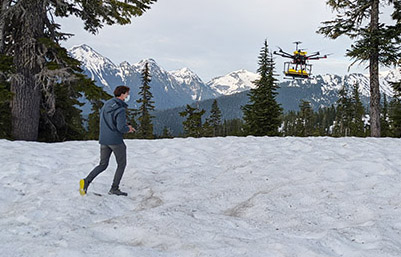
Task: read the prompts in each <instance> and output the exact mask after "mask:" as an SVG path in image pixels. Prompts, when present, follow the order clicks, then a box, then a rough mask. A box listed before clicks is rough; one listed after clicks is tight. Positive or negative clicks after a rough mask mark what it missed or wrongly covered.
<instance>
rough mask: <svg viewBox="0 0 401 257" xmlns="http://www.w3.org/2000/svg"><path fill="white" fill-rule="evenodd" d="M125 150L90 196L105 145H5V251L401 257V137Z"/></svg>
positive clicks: (1, 161) (1, 200)
mask: <svg viewBox="0 0 401 257" xmlns="http://www.w3.org/2000/svg"><path fill="white" fill-rule="evenodd" d="M126 144H127V146H128V157H129V163H128V166H127V169H126V173H125V175H124V177H123V180H122V184H121V188H122V189H123V190H125V191H127V192H128V193H129V196H128V197H118V196H109V195H107V191H108V190H109V187H110V184H111V181H112V177H113V175H114V169H115V167H116V164H115V161H114V158H112V159H111V163H110V166H109V168H108V170H107V171H105V172H104V173H103V174H101V175H100V176H99V177H98V178H97V179H96V180H95V181H94V183H93V184H92V185H91V186H90V188H89V193H88V195H86V196H83V197H82V196H80V195H79V193H78V184H79V183H78V181H79V179H81V178H83V177H84V176H86V175H87V174H88V173H89V171H90V170H91V169H92V168H93V167H94V166H95V165H96V164H97V162H98V158H99V156H98V155H99V146H98V143H97V142H95V141H85V142H65V143H56V144H44V143H33V142H10V141H6V140H0V149H1V155H0V170H1V172H0V256H7V257H13V256H27V257H28V256H29V257H36V256H40V257H42V256H60V257H61V256H63V257H80V256H96V257H98V256H107V257H109V256H130V257H131V256H138V257H156V256H169V257H177V256H178V257H181V256H183V257H184V256H185V257H192V256H216V257H232V256H252V257H253V256H255V257H256V256H257V257H259V256H260V257H262V256H263V257H266V256H272V257H273V256H274V257H279V256H291V257H292V256H302V257H313V256H330V257H331V256H347V257H356V256H358V257H359V256H360V257H378V256H386V257H387V256H401V234H400V233H401V155H400V150H401V140H400V139H389V138H385V139H375V138H367V139H359V138H341V139H335V138H267V137H263V138H255V137H247V138H235V137H228V138H205V139H170V140H155V141H147V140H127V141H126ZM94 193H100V194H102V195H103V196H98V195H95V194H94Z"/></svg>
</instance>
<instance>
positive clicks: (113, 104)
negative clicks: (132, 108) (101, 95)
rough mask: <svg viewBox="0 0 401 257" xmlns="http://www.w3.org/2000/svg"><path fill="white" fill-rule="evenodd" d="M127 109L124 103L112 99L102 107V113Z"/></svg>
mask: <svg viewBox="0 0 401 257" xmlns="http://www.w3.org/2000/svg"><path fill="white" fill-rule="evenodd" d="M126 107H128V104H126V103H124V101H122V100H120V99H118V98H113V99H111V100H110V101H109V102H107V104H106V105H105V106H104V111H105V112H106V113H110V112H114V111H115V110H117V109H120V108H126Z"/></svg>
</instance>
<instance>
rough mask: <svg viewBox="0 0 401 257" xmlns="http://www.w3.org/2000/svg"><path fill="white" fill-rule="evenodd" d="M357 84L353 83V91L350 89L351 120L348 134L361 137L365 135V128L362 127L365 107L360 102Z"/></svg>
mask: <svg viewBox="0 0 401 257" xmlns="http://www.w3.org/2000/svg"><path fill="white" fill-rule="evenodd" d="M358 88H359V86H358V84H355V85H354V86H353V91H352V98H351V102H350V104H351V106H352V107H351V108H352V117H351V119H352V121H351V124H350V135H351V136H357V137H363V136H365V128H364V125H365V124H364V121H363V118H364V117H365V108H364V107H363V104H362V102H361V99H360V97H359V90H358Z"/></svg>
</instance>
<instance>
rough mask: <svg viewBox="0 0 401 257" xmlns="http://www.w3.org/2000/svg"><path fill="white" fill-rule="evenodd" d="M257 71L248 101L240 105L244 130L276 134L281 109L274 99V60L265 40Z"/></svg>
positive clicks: (275, 93)
mask: <svg viewBox="0 0 401 257" xmlns="http://www.w3.org/2000/svg"><path fill="white" fill-rule="evenodd" d="M258 73H259V75H260V79H258V80H256V81H254V82H253V83H254V84H255V85H256V88H254V89H251V90H250V93H249V94H248V96H249V102H250V103H249V104H247V105H245V106H243V107H242V110H243V112H244V121H245V131H246V133H247V134H249V135H254V136H277V135H279V131H278V129H279V127H280V125H281V120H280V116H281V113H282V109H281V107H280V105H279V104H278V103H277V101H276V96H277V94H278V93H277V89H278V88H279V87H278V83H277V79H276V78H275V77H274V76H275V74H274V60H273V55H272V53H271V52H269V48H268V44H267V40H265V42H264V46H263V47H262V50H261V51H260V55H259V68H258Z"/></svg>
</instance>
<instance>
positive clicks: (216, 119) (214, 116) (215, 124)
mask: <svg viewBox="0 0 401 257" xmlns="http://www.w3.org/2000/svg"><path fill="white" fill-rule="evenodd" d="M207 122H208V123H209V124H210V126H211V127H212V129H213V133H212V136H213V137H216V136H221V110H220V108H219V106H218V104H217V100H216V99H215V100H214V101H213V104H212V109H211V111H210V118H209V119H208V120H207Z"/></svg>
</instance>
